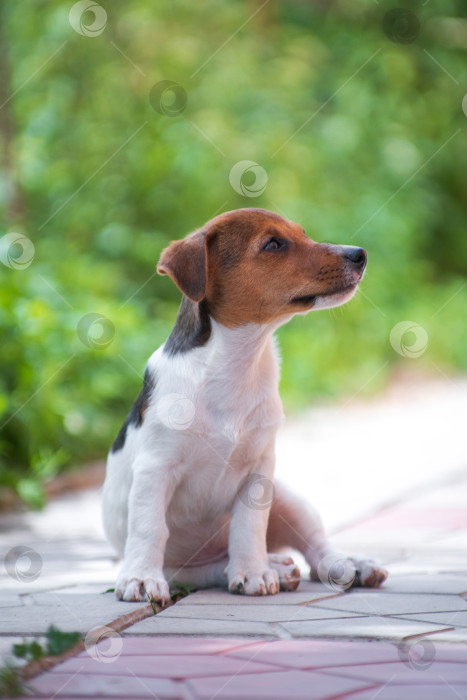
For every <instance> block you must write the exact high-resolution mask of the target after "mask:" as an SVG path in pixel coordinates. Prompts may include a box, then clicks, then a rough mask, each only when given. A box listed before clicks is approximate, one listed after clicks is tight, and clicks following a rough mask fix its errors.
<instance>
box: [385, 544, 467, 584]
mask: <svg viewBox="0 0 467 700" xmlns="http://www.w3.org/2000/svg"><path fill="white" fill-rule="evenodd" d="M466 551H467V548H466ZM466 564H467V562H466ZM466 570H467V565H466ZM380 590H381V591H382V592H384V593H418V594H419V593H437V594H456V595H460V594H461V593H464V592H465V591H467V575H466V574H432V575H430V576H424V575H420V574H419V575H416V574H412V575H404V574H399V575H397V574H394V573H393V572H392V571H391V576H390V577H389V578H388V579H387V581H385V583H384V585H383V587H382V588H381V589H380Z"/></svg>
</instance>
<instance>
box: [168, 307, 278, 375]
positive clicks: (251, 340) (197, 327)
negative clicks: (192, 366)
mask: <svg viewBox="0 0 467 700" xmlns="http://www.w3.org/2000/svg"><path fill="white" fill-rule="evenodd" d="M286 320H288V319H286ZM280 325H281V323H279V322H276V323H274V324H271V323H269V324H256V323H248V324H245V325H244V326H239V327H236V328H227V327H226V326H224V325H222V324H221V323H219V322H218V321H216V320H215V319H213V318H212V317H211V316H210V314H209V307H208V304H207V303H206V302H205V301H201V302H199V303H196V302H194V301H191V300H190V299H188V298H187V297H186V296H183V298H182V302H181V304H180V309H179V312H178V316H177V320H176V322H175V326H174V328H173V330H172V332H171V334H170V335H169V337H168V339H167V341H166V343H165V345H164V353H165V354H167V355H169V356H170V357H173V356H175V355H178V354H184V353H187V352H189V351H190V350H194V349H196V348H200V347H203V346H205V345H208V344H209V345H210V346H211V347H213V348H215V352H216V354H217V355H219V357H220V359H224V360H225V362H228V361H229V359H230V360H231V359H232V357H238V356H241V357H243V358H244V359H245V360H247V361H250V362H251V361H254V357H255V356H260V355H261V354H262V352H263V351H264V349H265V347H266V345H267V344H268V343H270V341H271V337H272V334H273V333H274V331H275V330H276V329H277V328H278V327H279V326H280Z"/></svg>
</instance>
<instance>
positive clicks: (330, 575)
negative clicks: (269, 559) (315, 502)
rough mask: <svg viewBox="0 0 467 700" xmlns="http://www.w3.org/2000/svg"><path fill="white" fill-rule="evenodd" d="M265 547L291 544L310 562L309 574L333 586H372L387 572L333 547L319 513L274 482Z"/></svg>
mask: <svg viewBox="0 0 467 700" xmlns="http://www.w3.org/2000/svg"><path fill="white" fill-rule="evenodd" d="M267 542H268V549H270V550H272V551H277V550H278V549H282V548H284V547H292V548H293V549H296V550H298V551H299V552H301V553H302V554H303V556H304V557H305V559H306V561H307V563H308V564H309V565H310V576H311V579H312V580H314V581H322V582H323V583H326V584H329V585H330V586H331V587H332V588H333V589H337V590H345V589H346V588H350V587H351V586H366V587H376V586H379V585H381V583H383V581H384V580H385V579H386V578H387V575H388V572H387V571H386V569H384V568H383V567H382V566H381V565H380V564H379V563H378V562H376V561H373V560H372V559H365V558H364V557H359V558H357V557H349V556H347V555H345V554H341V553H340V552H336V551H335V550H333V549H332V548H331V547H330V546H329V544H328V542H327V540H326V535H325V534H324V529H323V525H322V522H321V519H320V517H319V515H318V514H317V513H316V511H314V510H313V509H312V508H311V507H310V506H309V504H308V503H306V502H305V501H304V500H302V499H301V498H299V497H298V496H295V495H294V494H292V493H290V492H289V491H288V490H287V489H286V488H285V487H284V486H282V485H280V484H278V483H276V485H275V494H274V501H273V504H272V507H271V513H270V517H269V524H268V531H267Z"/></svg>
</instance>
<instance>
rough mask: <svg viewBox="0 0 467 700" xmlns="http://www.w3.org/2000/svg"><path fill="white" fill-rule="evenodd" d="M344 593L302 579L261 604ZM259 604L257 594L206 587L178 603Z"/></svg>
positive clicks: (311, 598)
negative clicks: (297, 584)
mask: <svg viewBox="0 0 467 700" xmlns="http://www.w3.org/2000/svg"><path fill="white" fill-rule="evenodd" d="M340 595H343V594H342V593H340V592H336V591H334V590H332V589H330V588H328V587H327V586H325V585H324V584H322V583H316V582H314V581H304V580H302V581H300V585H299V587H298V590H296V591H289V592H285V591H283V592H282V593H278V594H277V595H274V596H262V597H261V605H297V604H300V603H307V602H312V601H314V600H320V599H321V598H325V599H329V598H335V597H336V596H340ZM206 603H208V604H209V605H217V604H220V605H258V597H257V596H245V595H233V594H232V593H229V592H228V591H227V589H225V590H224V589H221V588H206V589H204V590H201V591H196V592H195V593H192V594H191V595H190V596H188V597H187V598H183V599H182V600H180V601H179V602H178V603H177V605H205V604H206Z"/></svg>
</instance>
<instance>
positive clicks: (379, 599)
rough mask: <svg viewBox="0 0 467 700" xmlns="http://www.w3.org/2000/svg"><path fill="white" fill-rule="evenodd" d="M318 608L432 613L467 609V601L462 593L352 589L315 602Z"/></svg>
mask: <svg viewBox="0 0 467 700" xmlns="http://www.w3.org/2000/svg"><path fill="white" fill-rule="evenodd" d="M312 605H313V606H316V607H319V608H329V609H331V610H342V611H348V612H355V613H360V614H361V615H402V614H404V613H424V612H428V613H433V612H449V611H451V610H452V611H457V610H467V601H466V600H464V599H463V598H461V597H460V596H459V595H441V594H437V595H429V594H426V593H420V594H412V593H392V594H391V595H387V594H386V593H385V592H384V590H365V591H364V590H360V591H350V592H348V593H347V594H346V595H345V596H340V597H339V598H334V599H333V600H332V601H319V602H316V603H312Z"/></svg>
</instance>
